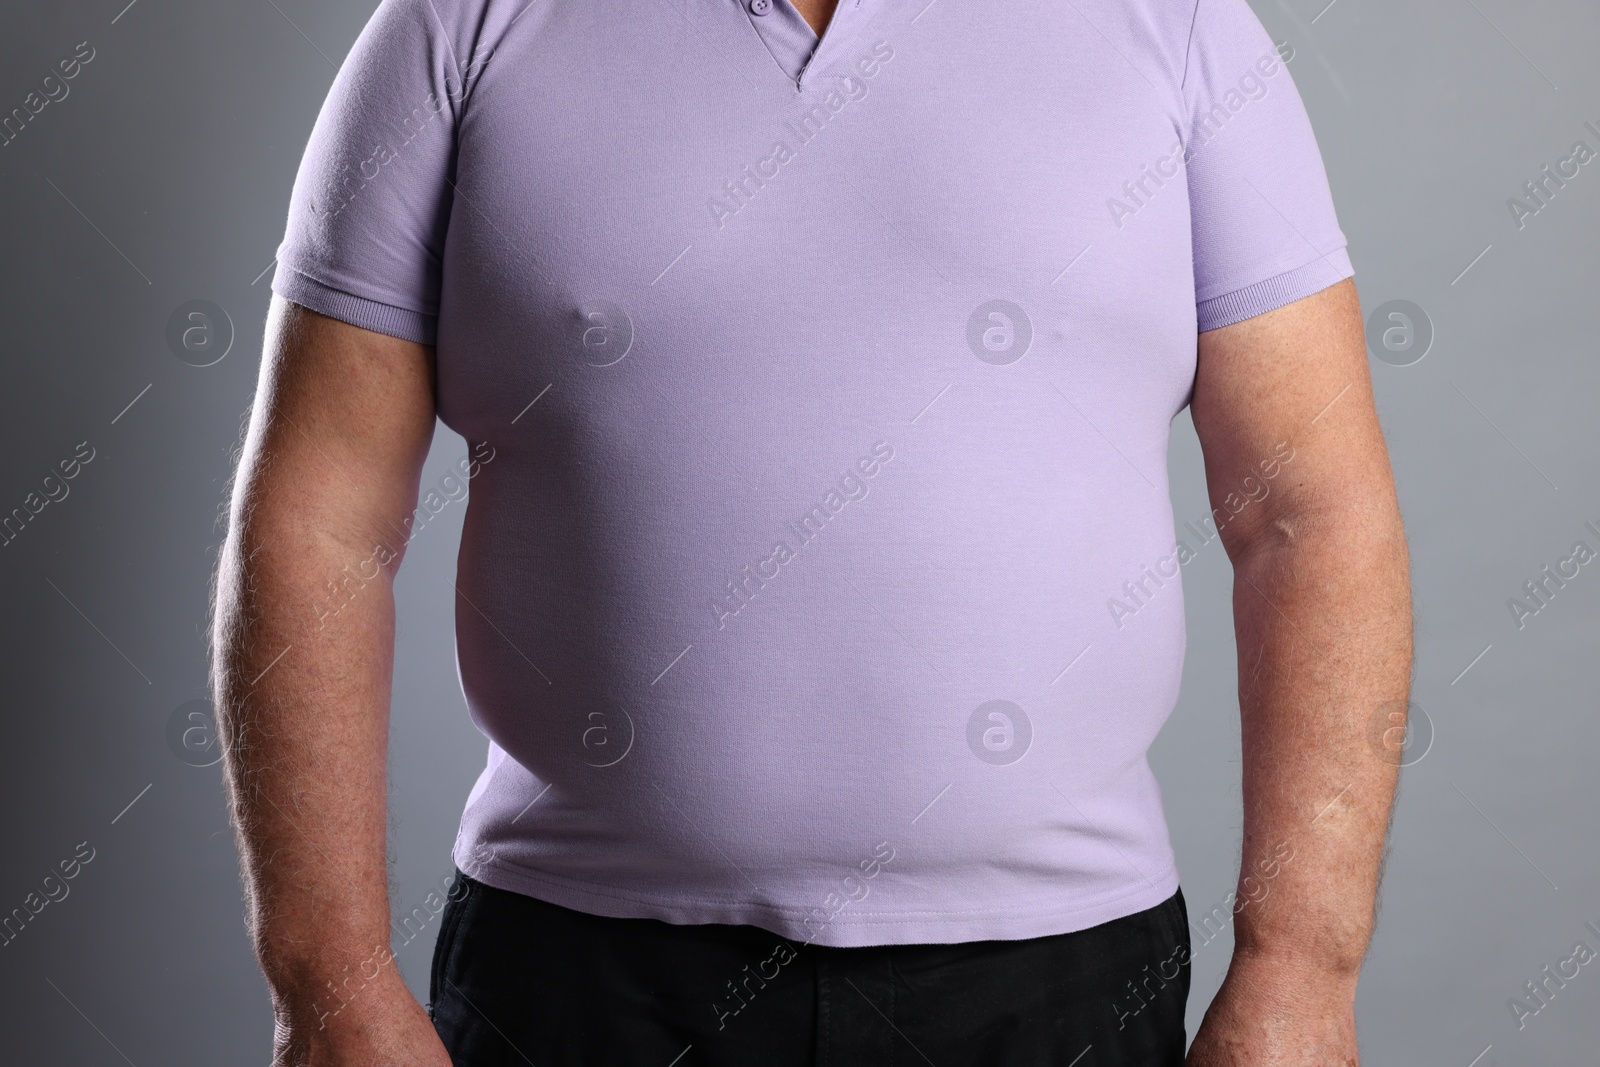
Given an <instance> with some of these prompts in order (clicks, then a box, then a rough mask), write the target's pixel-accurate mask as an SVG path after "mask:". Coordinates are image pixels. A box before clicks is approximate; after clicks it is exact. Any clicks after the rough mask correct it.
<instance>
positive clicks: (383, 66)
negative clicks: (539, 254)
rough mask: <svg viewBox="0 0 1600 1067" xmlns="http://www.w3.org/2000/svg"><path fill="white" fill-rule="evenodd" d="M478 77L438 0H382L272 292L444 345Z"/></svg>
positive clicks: (339, 79) (311, 171)
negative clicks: (444, 283)
mask: <svg viewBox="0 0 1600 1067" xmlns="http://www.w3.org/2000/svg"><path fill="white" fill-rule="evenodd" d="M472 73H473V71H472V69H471V64H469V65H468V66H466V67H463V66H462V65H461V64H460V63H459V62H458V61H457V57H456V49H455V48H453V47H452V44H451V40H450V35H449V33H447V32H446V30H445V27H444V26H443V25H442V23H441V21H440V18H439V14H438V11H437V9H436V8H435V7H434V4H433V3H432V2H431V0H382V3H380V4H379V6H378V8H377V10H376V11H375V12H374V13H373V15H372V18H371V19H370V20H369V21H368V23H367V25H366V27H365V28H364V29H363V30H362V31H361V34H360V35H359V36H358V37H357V39H356V42H355V44H354V46H353V47H352V48H351V50H350V54H349V55H348V56H347V57H346V59H345V61H344V64H343V66H341V67H340V68H339V72H338V74H337V75H336V76H335V78H334V80H333V86H332V88H331V89H330V90H329V91H328V96H327V99H326V100H325V101H324V102H323V105H322V110H321V112H320V114H319V115H318V117H317V121H316V125H315V126H314V128H313V129H312V132H311V137H310V140H309V142H308V143H307V145H306V150H305V155H304V156H303V157H302V159H301V161H300V169H299V172H298V174H297V175H296V177H295V183H294V192H293V194H292V195H291V197H290V201H289V221H288V227H287V232H286V233H285V235H284V239H283V243H282V244H281V245H280V246H279V248H278V269H277V271H276V273H275V274H274V275H273V279H272V289H273V291H274V292H276V293H278V294H279V295H280V296H283V297H285V298H287V299H289V300H292V301H294V302H295V303H297V304H302V305H304V306H306V307H308V308H310V309H312V310H313V311H318V312H321V313H322V314H324V315H329V316H331V317H333V318H336V319H341V320H343V321H345V322H348V323H350V324H352V325H355V326H360V327H363V328H365V329H369V330H375V331H378V332H380V333H386V334H390V335H392V336H395V337H401V338H405V339H406V340H410V341H417V342H420V343H422V344H432V343H433V342H434V337H435V327H436V324H437V321H438V312H439V285H440V273H441V257H442V253H443V249H444V236H445V230H446V227H447V226H448V224H449V217H450V205H451V203H452V197H451V193H452V188H453V184H452V183H453V180H454V164H455V141H456V137H455V133H456V125H457V122H458V120H459V118H460V108H461V106H462V104H463V102H464V100H465V97H466V94H467V88H468V86H469V85H470V84H471V78H472Z"/></svg>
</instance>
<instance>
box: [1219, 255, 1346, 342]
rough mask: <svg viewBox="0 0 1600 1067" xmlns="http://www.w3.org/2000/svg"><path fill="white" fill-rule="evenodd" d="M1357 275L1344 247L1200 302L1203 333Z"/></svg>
mask: <svg viewBox="0 0 1600 1067" xmlns="http://www.w3.org/2000/svg"><path fill="white" fill-rule="evenodd" d="M1354 275H1355V268H1353V267H1352V266H1351V265H1350V254H1349V252H1348V251H1347V249H1346V248H1345V247H1344V246H1340V247H1339V248H1336V249H1334V250H1333V251H1331V252H1328V253H1326V254H1324V255H1322V256H1319V257H1317V258H1316V259H1314V260H1312V261H1311V262H1310V263H1307V264H1305V265H1304V266H1302V267H1297V268H1295V269H1294V270H1290V271H1285V272H1284V273H1282V274H1278V275H1275V276H1273V277H1271V278H1268V279H1266V280H1265V281H1261V282H1257V283H1256V284H1254V285H1247V286H1245V287H1244V288H1243V289H1236V290H1234V291H1233V292H1231V293H1223V294H1222V295H1220V296H1214V297H1211V298H1210V299H1208V300H1202V301H1200V302H1199V303H1198V304H1197V305H1196V306H1195V312H1196V318H1197V320H1198V325H1199V332H1201V333H1204V332H1205V331H1207V330H1217V329H1221V328H1222V327H1224V326H1232V325H1233V324H1234V323H1236V322H1243V321H1244V320H1245V319H1251V318H1255V317H1256V316H1257V315H1265V314H1266V313H1267V312H1269V311H1276V310H1277V309H1278V308H1280V307H1283V306H1285V305H1287V304H1292V303H1294V302H1295V301H1296V300H1299V299H1301V298H1303V297H1307V296H1310V295H1312V294H1313V293H1320V292H1321V291H1322V290H1324V289H1326V288H1328V287H1329V286H1330V285H1335V284H1337V283H1339V282H1342V281H1344V279H1346V278H1350V277H1353V276H1354Z"/></svg>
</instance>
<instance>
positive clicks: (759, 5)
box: [750, 0, 772, 15]
mask: <svg viewBox="0 0 1600 1067" xmlns="http://www.w3.org/2000/svg"><path fill="white" fill-rule="evenodd" d="M771 10H772V0H750V14H752V15H765V14H766V13H767V12H769V11H771Z"/></svg>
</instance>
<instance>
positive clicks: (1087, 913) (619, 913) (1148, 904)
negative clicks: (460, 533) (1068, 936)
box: [456, 857, 1178, 948]
mask: <svg viewBox="0 0 1600 1067" xmlns="http://www.w3.org/2000/svg"><path fill="white" fill-rule="evenodd" d="M463 858H464V857H463ZM456 863H457V865H458V866H459V867H460V869H461V871H462V872H463V873H464V874H466V875H467V876H469V877H471V878H474V879H476V880H478V881H480V882H483V883H484V884H485V885H489V886H493V887H494V888H496V889H503V890H506V891H507V892H511V893H520V894H522V895H523V896H530V897H534V898H536V899H538V900H543V901H545V902H546V903H550V904H556V905H558V906H560V907H564V908H570V909H572V910H574V911H581V912H586V913H588V914H590V915H601V916H606V917H608V918H615V919H658V920H660V921H662V922H667V923H672V924H674V925H679V926H686V925H699V924H708V923H720V924H733V925H747V926H756V927H760V928H761V929H763V930H767V931H770V932H772V933H774V934H777V935H779V936H780V937H784V938H787V939H789V940H792V941H796V942H799V943H802V944H815V945H822V946H826V947H830V948H860V947H867V946H874V945H920V944H956V943H961V942H967V941H1020V940H1024V939H1027V938H1034V937H1047V936H1050V935H1053V934H1065V933H1072V932H1074V931H1077V930H1085V929H1088V928H1089V927H1091V926H1099V925H1100V924H1102V923H1107V922H1111V921H1112V920H1114V919H1120V918H1123V917H1125V916H1128V915H1133V914H1136V913H1138V912H1140V911H1144V910H1146V909H1148V908H1153V907H1155V906H1156V905H1157V904H1160V903H1162V902H1163V901H1165V900H1167V899H1168V898H1169V897H1171V896H1172V895H1173V894H1174V893H1176V892H1177V890H1178V873H1177V866H1176V864H1168V865H1167V866H1166V867H1165V868H1164V869H1163V870H1161V871H1160V872H1158V873H1157V874H1156V876H1155V877H1154V878H1147V879H1146V880H1145V884H1143V885H1139V886H1135V887H1133V888H1132V889H1129V890H1124V891H1121V892H1117V893H1115V894H1114V895H1112V896H1109V897H1106V898H1104V899H1101V900H1098V901H1095V902H1094V903H1092V904H1086V905H1084V904H1080V905H1072V906H1067V907H1053V908H1052V907H1041V906H1038V905H1028V904H1024V905H1020V906H1017V907H1012V908H1005V909H993V910H987V911H970V910H968V911H954V910H952V911H917V912H878V913H866V914H860V913H857V914H854V915H852V914H851V913H850V911H849V910H848V907H847V908H846V910H845V911H843V912H841V913H839V914H838V915H837V916H836V917H834V918H833V919H831V920H825V919H811V918H809V915H808V914H805V913H806V912H807V911H808V909H802V908H786V907H784V906H782V905H774V904H764V903H756V902H746V901H722V902H710V901H674V902H666V901H662V900H656V899H652V898H648V897H641V896H636V895H631V894H625V893H621V892H618V891H616V890H613V889H610V888H607V887H602V886H593V885H585V884H583V883H577V882H573V881H571V880H568V879H562V878H555V877H552V876H549V875H544V874H536V873H534V872H532V871H529V870H526V869H525V868H522V867H520V866H515V865H513V864H510V863H508V862H507V861H505V860H503V859H502V860H490V861H486V862H479V863H473V862H471V861H467V862H466V863H463V862H462V859H457V860H456Z"/></svg>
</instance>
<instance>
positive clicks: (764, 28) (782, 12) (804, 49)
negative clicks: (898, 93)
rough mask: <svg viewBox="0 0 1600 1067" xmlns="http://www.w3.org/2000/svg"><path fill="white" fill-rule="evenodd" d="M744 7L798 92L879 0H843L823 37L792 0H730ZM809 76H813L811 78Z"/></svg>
mask: <svg viewBox="0 0 1600 1067" xmlns="http://www.w3.org/2000/svg"><path fill="white" fill-rule="evenodd" d="M727 2H730V3H736V4H738V5H739V6H740V7H742V8H744V12H745V15H746V17H748V18H749V20H750V25H751V26H752V27H754V29H755V31H756V34H757V36H759V37H760V38H761V41H762V43H763V44H765V45H766V46H767V51H769V52H771V53H772V58H773V59H775V60H777V63H778V66H779V67H780V68H782V70H783V72H784V73H785V74H787V75H788V76H789V80H790V81H792V82H794V84H795V90H796V91H797V92H804V91H805V90H806V89H808V88H810V81H813V80H814V77H813V74H814V72H816V71H819V70H822V69H823V68H825V67H826V66H827V64H828V62H829V61H830V60H831V59H833V58H834V56H836V55H837V54H838V53H839V51H840V49H842V48H844V47H845V46H846V45H847V44H848V43H849V42H850V40H851V38H852V37H854V36H855V34H856V31H858V30H859V29H860V28H861V27H862V26H863V25H865V24H866V22H867V20H868V19H870V18H871V17H872V14H873V10H874V8H875V4H876V0H839V6H838V7H837V8H835V9H834V12H833V17H832V18H831V19H829V21H828V25H827V26H826V27H824V28H823V31H822V37H821V38H820V39H818V37H817V33H816V31H815V30H813V29H812V28H811V24H810V23H808V22H807V21H806V20H805V16H803V15H801V14H800V12H799V11H798V10H797V9H796V8H795V6H794V4H793V3H791V2H790V0H727ZM808 79H809V80H808Z"/></svg>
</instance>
